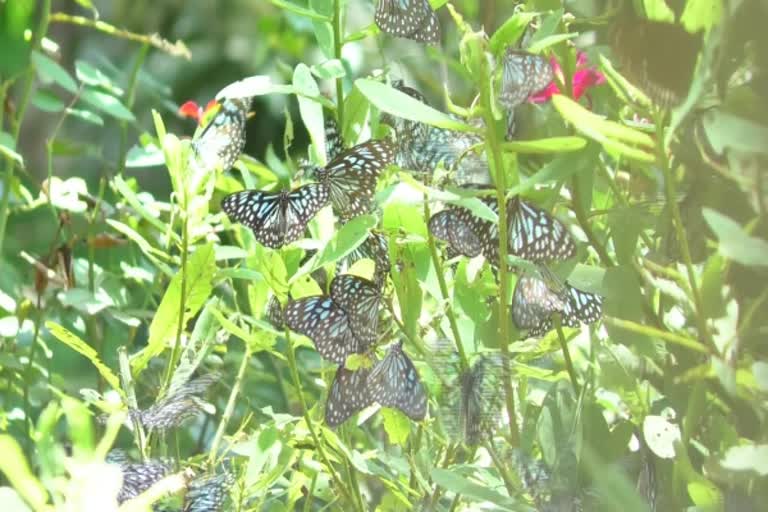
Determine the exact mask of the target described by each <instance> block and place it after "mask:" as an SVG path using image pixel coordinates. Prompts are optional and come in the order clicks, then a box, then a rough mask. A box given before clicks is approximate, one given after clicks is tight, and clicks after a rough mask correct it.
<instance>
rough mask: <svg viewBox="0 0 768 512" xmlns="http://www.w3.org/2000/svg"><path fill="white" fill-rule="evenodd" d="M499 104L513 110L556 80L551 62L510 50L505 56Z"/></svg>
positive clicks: (538, 56)
mask: <svg viewBox="0 0 768 512" xmlns="http://www.w3.org/2000/svg"><path fill="white" fill-rule="evenodd" d="M502 65H503V70H502V79H501V92H500V93H499V102H500V103H501V104H502V105H504V106H505V107H507V108H509V109H512V108H514V107H516V106H517V105H519V104H521V103H523V102H524V101H525V100H527V99H528V96H530V95H531V94H533V93H535V92H538V91H540V90H541V89H543V88H545V87H546V86H547V85H549V83H550V82H551V81H552V79H553V78H554V73H553V72H552V66H550V65H549V61H547V59H545V58H544V57H542V56H540V55H534V54H531V53H528V52H522V51H518V50H513V49H509V50H507V52H506V54H505V55H504V59H503V64H502Z"/></svg>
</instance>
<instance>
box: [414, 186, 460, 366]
mask: <svg viewBox="0 0 768 512" xmlns="http://www.w3.org/2000/svg"><path fill="white" fill-rule="evenodd" d="M430 217H431V213H430V211H429V203H428V202H427V198H426V197H425V198H424V220H425V221H426V222H429V218H430ZM427 244H428V245H429V253H430V254H431V255H432V264H433V265H434V266H435V274H437V283H438V285H439V286H440V295H442V297H443V302H444V303H445V314H446V316H448V323H449V324H450V326H451V334H453V342H454V344H455V345H456V350H457V351H458V353H459V358H460V359H461V369H462V370H466V369H467V368H469V360H468V359H467V354H466V353H465V352H464V344H463V343H462V342H461V334H459V324H458V323H457V322H456V315H455V314H454V312H453V304H452V303H451V296H450V294H449V293H448V286H447V285H446V283H445V273H444V270H443V262H442V260H441V259H440V256H439V255H438V254H437V247H436V246H435V237H434V236H432V232H431V231H430V230H429V229H427Z"/></svg>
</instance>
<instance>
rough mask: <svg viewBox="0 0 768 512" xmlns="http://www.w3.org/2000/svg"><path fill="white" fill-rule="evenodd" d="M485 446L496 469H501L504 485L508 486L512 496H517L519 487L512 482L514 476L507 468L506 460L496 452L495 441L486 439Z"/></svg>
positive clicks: (508, 492) (500, 473)
mask: <svg viewBox="0 0 768 512" xmlns="http://www.w3.org/2000/svg"><path fill="white" fill-rule="evenodd" d="M483 446H485V449H486V450H487V451H488V454H489V455H490V456H491V460H492V461H493V464H494V465H495V466H496V469H498V470H499V475H500V476H501V480H502V481H503V482H504V487H506V489H507V494H509V495H510V496H515V494H517V489H516V487H515V484H514V483H512V477H511V476H510V474H509V471H508V470H507V466H506V465H505V464H504V461H503V460H502V459H501V457H500V456H499V454H498V453H497V452H496V449H495V448H494V447H493V441H492V440H486V442H485V443H484V444H483Z"/></svg>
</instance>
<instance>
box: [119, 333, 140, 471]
mask: <svg viewBox="0 0 768 512" xmlns="http://www.w3.org/2000/svg"><path fill="white" fill-rule="evenodd" d="M117 361H118V365H119V367H120V384H121V387H122V388H123V392H124V393H125V400H126V402H127V405H128V410H129V411H132V410H133V411H136V410H138V409H139V404H138V402H137V401H136V390H135V389H134V387H133V374H131V362H130V359H129V358H128V349H127V348H126V347H124V346H123V347H120V348H118V349H117ZM129 418H130V419H131V423H133V428H134V431H135V432H136V437H135V439H136V445H137V447H138V448H139V455H140V456H141V460H144V459H145V458H146V457H147V436H146V434H145V432H144V427H143V426H142V424H141V421H140V420H139V417H138V416H136V415H134V414H129Z"/></svg>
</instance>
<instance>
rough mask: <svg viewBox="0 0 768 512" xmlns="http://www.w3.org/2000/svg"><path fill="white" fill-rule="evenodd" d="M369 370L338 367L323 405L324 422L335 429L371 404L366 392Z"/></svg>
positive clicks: (371, 401)
mask: <svg viewBox="0 0 768 512" xmlns="http://www.w3.org/2000/svg"><path fill="white" fill-rule="evenodd" d="M369 374H370V368H359V369H357V370H349V369H347V368H345V367H344V365H341V366H339V368H338V369H337V370H336V375H335V376H334V377H333V383H332V384H331V390H330V392H329V393H328V400H327V401H326V403H325V422H326V423H327V424H328V426H330V427H337V426H339V425H341V424H342V423H344V422H345V421H347V420H348V419H349V418H350V417H351V416H352V415H354V414H356V413H357V412H359V411H361V410H363V409H365V408H366V407H368V406H370V405H372V404H373V399H372V398H371V393H370V392H369V390H368V375H369Z"/></svg>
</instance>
